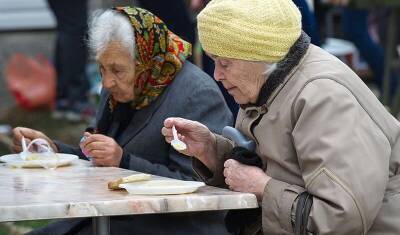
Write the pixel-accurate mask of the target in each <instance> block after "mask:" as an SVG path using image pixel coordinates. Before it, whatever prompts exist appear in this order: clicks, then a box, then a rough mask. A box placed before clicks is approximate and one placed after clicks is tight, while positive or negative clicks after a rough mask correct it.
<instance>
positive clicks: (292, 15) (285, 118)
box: [162, 0, 400, 235]
mask: <svg viewBox="0 0 400 235" xmlns="http://www.w3.org/2000/svg"><path fill="white" fill-rule="evenodd" d="M197 19H198V30H199V38H200V42H201V44H202V46H203V48H204V50H205V51H206V53H208V54H209V55H210V56H211V57H212V58H213V59H214V60H215V65H216V67H215V79H216V80H218V81H221V82H222V83H223V85H224V87H225V88H226V89H227V90H228V92H229V93H230V94H231V95H232V96H233V97H234V98H235V100H236V102H237V103H238V104H240V107H241V109H240V111H239V114H238V117H237V120H236V128H237V130H238V131H240V132H241V133H242V134H243V135H244V136H246V137H247V138H248V139H250V140H252V141H254V143H255V149H254V151H253V150H248V149H243V148H240V146H237V145H236V146H235V143H233V142H232V141H231V140H229V139H227V138H225V137H223V136H221V135H218V134H215V133H213V132H212V131H210V130H209V129H208V128H207V127H206V126H205V125H203V124H201V123H198V122H196V121H191V120H187V119H185V118H168V119H166V120H165V121H164V127H163V129H162V133H163V135H164V136H165V139H166V141H167V142H170V141H171V140H172V131H171V128H172V126H175V127H176V129H177V130H178V132H179V133H180V135H181V136H180V139H181V140H182V141H184V142H185V143H186V144H187V149H186V150H185V151H183V153H185V154H187V155H188V156H192V157H193V162H192V164H193V167H194V168H195V169H196V171H197V172H198V174H199V175H200V176H201V177H202V178H203V180H204V181H205V182H207V183H208V184H210V185H214V186H220V187H228V188H229V189H231V190H233V191H239V192H246V193H254V194H255V195H256V196H257V199H258V201H259V204H260V207H261V210H260V212H259V213H258V216H255V217H252V219H251V220H249V219H248V218H249V216H248V214H245V213H243V211H237V214H238V215H239V216H236V217H234V218H233V219H235V220H234V223H229V224H231V225H232V226H229V227H228V231H230V232H234V233H235V234H261V233H263V234H266V235H281V234H296V235H297V234H302V235H303V234H304V235H305V234H346V235H347V234H348V235H350V234H351V235H353V234H368V235H380V234H400V223H399V221H400V123H399V122H398V121H397V120H396V119H395V118H394V117H393V116H392V115H391V114H390V113H389V112H388V111H387V110H386V109H385V107H384V106H383V105H382V104H381V103H380V102H379V100H378V99H377V98H376V97H375V95H374V94H373V93H372V92H371V91H370V90H369V88H368V87H367V86H366V85H365V84H364V83H363V81H362V80H361V79H360V78H359V77H358V76H357V75H356V74H355V73H354V72H353V71H352V70H351V69H350V68H349V67H348V66H347V65H345V64H344V63H343V62H342V61H340V60H339V59H338V58H336V57H335V56H333V55H331V54H329V53H327V52H326V51H324V50H323V49H321V48H320V47H317V46H315V45H313V44H311V43H310V38H309V37H308V36H307V34H305V33H304V32H302V26H301V14H300V12H299V10H298V8H297V7H296V6H295V5H294V3H293V2H292V1H291V0H267V1H266V0H212V1H211V2H210V3H209V4H208V5H207V6H206V7H205V8H204V9H203V10H202V11H201V12H200V14H199V15H198V17H197ZM227 39H229V40H227ZM236 134H237V133H236ZM237 139H239V138H236V140H237ZM242 139H244V138H242ZM236 144H239V143H236ZM231 214H232V213H231V212H230V213H229V214H228V215H231ZM240 215H241V217H240ZM227 218H228V217H227ZM230 218H232V217H230ZM243 221H246V223H243Z"/></svg>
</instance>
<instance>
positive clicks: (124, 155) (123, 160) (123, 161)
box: [119, 151, 131, 169]
mask: <svg viewBox="0 0 400 235" xmlns="http://www.w3.org/2000/svg"><path fill="white" fill-rule="evenodd" d="M130 159H131V156H130V155H129V154H128V153H127V152H126V151H123V152H122V158H121V162H120V163H119V167H120V168H124V169H129V162H130Z"/></svg>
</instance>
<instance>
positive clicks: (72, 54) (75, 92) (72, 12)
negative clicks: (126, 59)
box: [47, 0, 94, 121]
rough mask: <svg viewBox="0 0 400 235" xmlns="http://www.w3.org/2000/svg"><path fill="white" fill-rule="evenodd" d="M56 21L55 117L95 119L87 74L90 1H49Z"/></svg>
mask: <svg viewBox="0 0 400 235" xmlns="http://www.w3.org/2000/svg"><path fill="white" fill-rule="evenodd" d="M47 2H48V4H49V6H50V9H51V10H52V12H53V14H54V16H55V18H56V21H57V39H56V45H55V56H54V61H55V68H56V72H57V88H56V105H55V110H54V112H53V117H54V118H66V119H67V120H69V121H82V120H88V119H90V118H91V116H93V114H94V111H93V108H92V107H91V106H90V105H89V99H88V95H89V94H88V93H89V89H90V84H89V80H88V78H87V76H86V74H85V68H86V62H87V57H88V50H87V47H86V43H85V36H86V33H87V20H88V12H87V11H88V6H87V4H88V2H87V0H69V1H63V0H48V1H47Z"/></svg>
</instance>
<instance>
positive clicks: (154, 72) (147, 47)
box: [110, 7, 192, 111]
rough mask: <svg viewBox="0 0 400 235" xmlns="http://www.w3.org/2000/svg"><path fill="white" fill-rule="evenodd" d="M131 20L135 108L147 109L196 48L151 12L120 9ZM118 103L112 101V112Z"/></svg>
mask: <svg viewBox="0 0 400 235" xmlns="http://www.w3.org/2000/svg"><path fill="white" fill-rule="evenodd" d="M114 10H116V11H118V12H120V13H122V14H124V15H126V16H127V17H128V18H129V21H130V23H131V24H132V27H133V28H134V33H135V42H136V48H135V57H136V79H135V86H134V87H135V88H134V89H135V90H134V92H135V100H134V101H132V102H131V107H132V108H134V109H136V110H140V109H143V108H145V107H147V106H148V105H149V104H151V103H152V102H153V101H154V100H156V99H157V97H158V96H159V95H161V94H162V92H163V91H164V90H165V88H166V87H168V85H169V84H171V83H172V81H173V80H174V78H175V76H176V75H177V74H178V73H179V71H180V70H181V68H182V66H183V63H184V62H185V60H186V58H187V57H189V56H190V55H191V51H192V46H191V44H190V43H188V42H186V41H184V40H183V39H181V38H180V37H178V36H177V35H175V34H174V33H172V32H171V31H169V30H168V28H167V26H166V25H165V24H164V22H163V21H162V20H161V19H159V18H158V17H157V16H155V15H153V14H152V13H150V12H149V11H147V10H144V9H141V8H136V7H116V8H114ZM116 104H117V102H116V101H115V100H113V99H112V97H111V98H110V108H111V111H113V110H114V108H115V105H116Z"/></svg>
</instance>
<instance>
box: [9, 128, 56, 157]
mask: <svg viewBox="0 0 400 235" xmlns="http://www.w3.org/2000/svg"><path fill="white" fill-rule="evenodd" d="M12 133H13V142H12V146H11V149H12V150H13V151H14V152H16V153H19V152H22V144H21V139H22V136H23V137H24V138H25V141H26V144H29V143H30V142H31V141H32V140H34V139H37V138H41V139H45V140H46V141H47V142H49V144H50V147H51V148H52V149H53V150H54V152H58V148H57V146H56V145H55V144H54V142H53V141H52V140H51V139H50V138H49V137H47V136H46V135H45V134H43V133H42V132H40V131H37V130H33V129H30V128H26V127H16V128H14V129H13V131H12Z"/></svg>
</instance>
